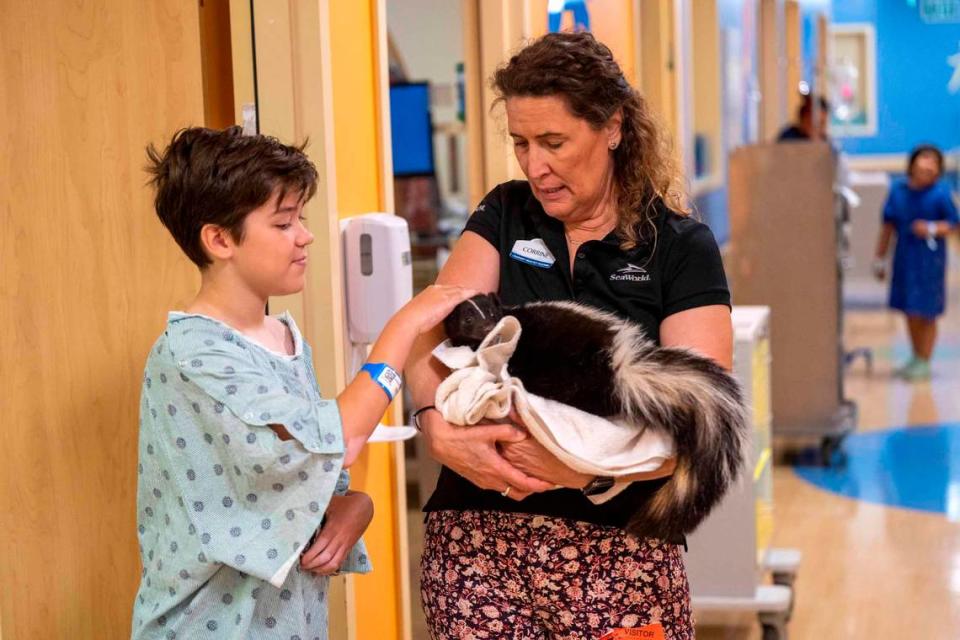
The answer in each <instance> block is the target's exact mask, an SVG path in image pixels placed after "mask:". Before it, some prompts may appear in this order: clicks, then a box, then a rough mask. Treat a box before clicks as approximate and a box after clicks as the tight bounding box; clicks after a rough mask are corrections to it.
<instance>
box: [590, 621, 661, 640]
mask: <svg viewBox="0 0 960 640" xmlns="http://www.w3.org/2000/svg"><path fill="white" fill-rule="evenodd" d="M640 639H645V640H664V633H663V627H662V626H661V625H660V623H659V622H655V623H653V624H649V625H647V626H645V627H639V628H634V629H614V630H613V631H611V632H610V633H607V634H606V635H604V636H602V637H601V638H600V640H640Z"/></svg>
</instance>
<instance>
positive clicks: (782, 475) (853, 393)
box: [697, 243, 960, 640]
mask: <svg viewBox="0 0 960 640" xmlns="http://www.w3.org/2000/svg"><path fill="white" fill-rule="evenodd" d="M953 248H954V251H952V255H951V256H950V259H951V263H950V273H949V281H948V282H949V284H948V287H949V291H948V294H947V295H948V309H947V313H946V315H945V316H944V317H942V318H941V320H940V323H939V329H940V334H939V338H938V341H937V346H936V349H935V351H934V358H933V376H932V379H931V380H930V381H929V382H927V383H913V384H911V383H909V382H905V381H902V380H899V379H897V378H894V377H892V375H891V373H892V371H893V370H894V369H895V368H896V367H899V366H901V365H902V364H903V363H904V362H905V361H906V359H907V358H908V357H909V354H910V347H909V340H908V337H907V334H906V329H905V326H904V322H903V319H902V317H901V316H900V315H899V314H897V313H893V312H890V311H887V310H886V309H882V308H874V309H869V308H859V309H855V310H848V311H847V313H846V317H845V319H844V346H845V348H846V349H848V350H850V349H853V348H857V347H869V348H870V349H871V350H872V353H873V356H874V363H873V371H872V373H869V372H868V371H867V367H866V363H865V361H864V360H863V359H862V358H858V359H856V360H855V361H854V362H853V363H852V364H851V365H850V367H849V368H848V370H847V372H846V376H845V384H846V394H847V397H848V398H850V399H851V400H853V401H855V402H856V403H857V405H858V409H859V416H860V417H859V423H858V428H857V431H856V432H855V433H854V434H853V435H851V436H849V437H848V438H847V440H846V442H845V445H844V449H845V451H846V452H847V456H848V460H847V464H846V466H845V468H836V469H823V468H821V467H816V466H812V465H811V466H810V467H799V468H792V467H787V466H783V465H777V466H775V468H774V518H775V525H774V526H775V532H774V536H773V546H775V547H792V548H796V549H799V550H801V551H802V553H803V559H802V562H801V565H800V570H799V572H798V574H797V580H796V583H795V588H796V601H795V609H794V614H793V617H792V619H791V621H790V624H789V627H788V629H789V637H790V638H799V639H801V640H807V639H814V638H816V639H821V638H822V639H829V640H833V639H844V640H847V639H849V640H867V639H870V638H886V637H910V638H923V639H924V640H951V639H955V638H958V637H960V524H958V522H960V393H958V390H960V260H958V255H957V251H956V250H955V249H956V243H954V247H953ZM773 357H774V359H776V354H774V355H773ZM774 420H776V416H774ZM821 487H827V488H828V489H824V488H821ZM697 619H698V625H697V638H698V639H699V640H734V639H736V640H747V639H751V640H753V639H759V638H761V632H760V627H759V625H758V624H756V622H755V621H756V616H755V615H753V614H735V615H734V614H722V615H717V614H713V613H711V614H710V615H698V616H697Z"/></svg>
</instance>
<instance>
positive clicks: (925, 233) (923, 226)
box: [910, 220, 937, 240]
mask: <svg viewBox="0 0 960 640" xmlns="http://www.w3.org/2000/svg"><path fill="white" fill-rule="evenodd" d="M930 223H931V221H930V220H914V221H913V224H911V225H910V230H911V231H913V235H915V236H917V237H918V238H920V239H921V240H926V239H927V238H935V237H936V235H937V223H936V222H934V223H933V224H930ZM931 230H932V231H933V233H931Z"/></svg>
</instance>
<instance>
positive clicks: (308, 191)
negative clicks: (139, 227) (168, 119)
mask: <svg viewBox="0 0 960 640" xmlns="http://www.w3.org/2000/svg"><path fill="white" fill-rule="evenodd" d="M304 147H306V143H304V144H303V145H301V146H299V147H296V146H290V145H285V144H283V143H282V142H280V141H279V140H277V139H276V138H272V137H270V136H262V135H250V136H245V135H243V133H242V130H241V128H240V127H230V128H228V129H224V130H222V131H218V130H215V129H206V128H204V127H192V128H189V129H181V130H180V131H178V132H177V133H176V134H174V136H173V139H172V140H171V141H170V144H169V145H168V146H167V148H166V149H164V150H163V152H162V153H160V152H158V151H157V149H156V148H155V147H154V146H153V145H152V144H151V145H149V146H148V147H147V157H148V158H149V164H148V166H147V172H148V173H150V174H151V176H152V178H151V180H150V183H151V184H153V185H154V187H155V188H156V190H157V195H156V198H155V200H154V206H155V208H156V211H157V216H158V217H159V218H160V222H162V223H163V226H165V227H166V228H167V230H168V231H170V234H171V235H172V236H173V239H174V240H176V242H177V244H178V245H180V248H181V249H182V250H183V252H184V253H185V254H187V257H188V258H190V260H192V261H193V262H194V264H196V265H197V266H198V267H200V268H201V269H203V268H204V267H206V266H207V265H208V264H210V263H211V260H210V257H209V256H208V255H207V254H206V253H205V252H204V250H203V247H202V246H201V243H200V230H201V229H202V228H203V226H204V225H206V224H215V225H217V226H220V227H223V228H224V229H227V230H228V231H229V232H230V235H231V236H232V237H233V239H234V240H235V241H236V242H238V243H239V242H241V241H242V240H243V221H244V219H245V218H246V217H247V214H249V213H250V212H251V211H253V210H254V209H256V208H257V207H259V206H262V205H263V204H265V203H266V202H267V201H268V200H270V198H271V196H272V195H273V194H274V192H275V191H277V190H279V195H280V201H282V200H283V198H284V197H285V196H286V195H287V194H288V193H290V192H294V193H299V194H301V198H302V200H303V201H304V202H306V201H307V200H309V199H310V198H312V197H313V195H314V194H315V193H316V191H317V170H316V168H315V167H314V166H313V163H312V162H310V160H309V159H308V158H307V156H306V155H305V154H304V153H303V149H304Z"/></svg>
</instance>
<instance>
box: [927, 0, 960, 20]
mask: <svg viewBox="0 0 960 640" xmlns="http://www.w3.org/2000/svg"><path fill="white" fill-rule="evenodd" d="M920 18H921V19H922V20H923V21H924V22H930V23H941V24H942V23H945V22H947V23H949V22H960V0H920Z"/></svg>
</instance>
